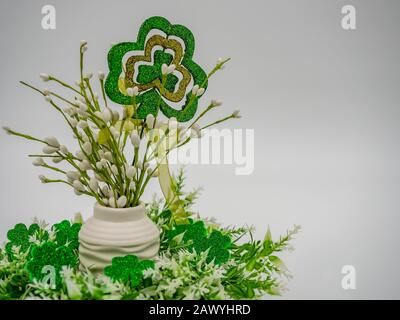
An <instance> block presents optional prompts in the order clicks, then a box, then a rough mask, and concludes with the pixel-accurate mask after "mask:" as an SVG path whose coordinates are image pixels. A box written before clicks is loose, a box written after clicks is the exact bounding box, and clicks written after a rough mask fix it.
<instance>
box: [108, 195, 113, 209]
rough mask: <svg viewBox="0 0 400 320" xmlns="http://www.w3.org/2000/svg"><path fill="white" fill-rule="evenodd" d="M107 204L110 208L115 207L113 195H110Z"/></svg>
mask: <svg viewBox="0 0 400 320" xmlns="http://www.w3.org/2000/svg"><path fill="white" fill-rule="evenodd" d="M108 204H109V205H110V207H111V208H115V199H114V197H110V199H108Z"/></svg>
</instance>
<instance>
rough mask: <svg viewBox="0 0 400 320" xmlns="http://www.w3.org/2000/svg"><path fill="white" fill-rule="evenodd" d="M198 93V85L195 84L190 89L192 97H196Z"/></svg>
mask: <svg viewBox="0 0 400 320" xmlns="http://www.w3.org/2000/svg"><path fill="white" fill-rule="evenodd" d="M198 91H199V85H198V84H196V85H194V86H193V88H192V95H194V96H196V95H197V92H198Z"/></svg>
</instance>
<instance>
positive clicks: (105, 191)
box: [101, 185, 110, 197]
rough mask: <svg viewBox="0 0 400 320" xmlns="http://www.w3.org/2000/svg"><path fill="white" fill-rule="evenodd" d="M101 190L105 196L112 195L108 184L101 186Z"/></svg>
mask: <svg viewBox="0 0 400 320" xmlns="http://www.w3.org/2000/svg"><path fill="white" fill-rule="evenodd" d="M101 192H102V193H103V194H104V195H105V196H107V197H108V196H110V189H109V188H108V186H107V185H105V186H103V187H102V188H101Z"/></svg>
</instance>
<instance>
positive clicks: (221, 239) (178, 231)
mask: <svg viewBox="0 0 400 320" xmlns="http://www.w3.org/2000/svg"><path fill="white" fill-rule="evenodd" d="M166 237H167V238H168V239H169V240H170V242H171V247H172V248H173V243H174V242H175V243H177V244H178V245H179V247H182V244H183V246H184V247H186V248H187V250H188V251H195V252H196V253H201V252H204V251H207V262H211V261H214V262H215V263H216V264H218V265H219V264H221V263H224V262H227V261H228V259H229V256H230V253H229V249H230V247H231V245H232V242H231V239H230V238H229V236H227V235H223V234H222V233H221V232H220V231H218V230H213V231H211V233H209V232H208V231H207V229H206V227H205V225H204V222H203V221H201V220H199V221H196V222H194V221H193V219H189V223H188V224H179V225H176V226H175V227H174V228H173V229H172V230H169V231H167V234H166Z"/></svg>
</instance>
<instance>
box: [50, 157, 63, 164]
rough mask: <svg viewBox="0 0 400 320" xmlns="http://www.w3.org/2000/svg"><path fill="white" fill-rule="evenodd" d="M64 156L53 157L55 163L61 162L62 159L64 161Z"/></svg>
mask: <svg viewBox="0 0 400 320" xmlns="http://www.w3.org/2000/svg"><path fill="white" fill-rule="evenodd" d="M63 160H64V158H63V157H53V159H52V161H53V162H54V163H60V162H61V161H63Z"/></svg>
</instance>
